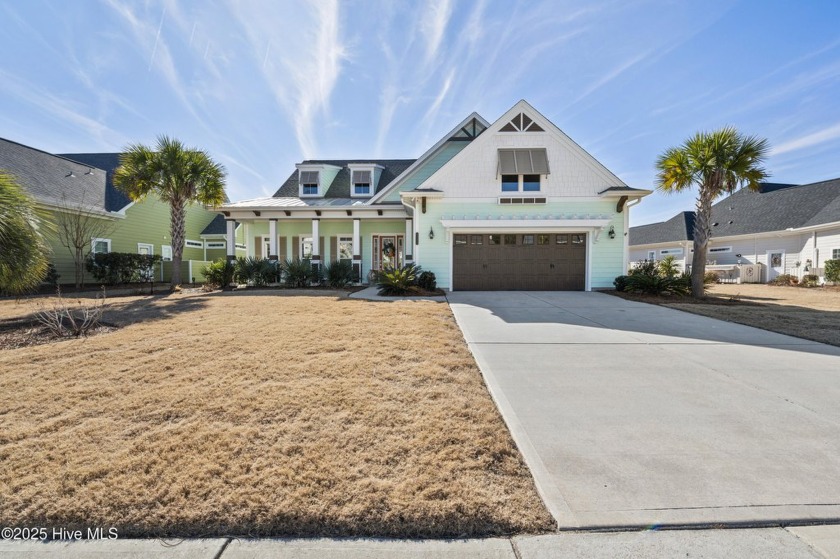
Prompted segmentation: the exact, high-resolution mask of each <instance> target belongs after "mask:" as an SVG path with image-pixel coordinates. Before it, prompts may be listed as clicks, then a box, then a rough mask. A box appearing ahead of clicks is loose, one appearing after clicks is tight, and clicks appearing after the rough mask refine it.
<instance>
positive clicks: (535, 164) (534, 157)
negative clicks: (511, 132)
mask: <svg viewBox="0 0 840 559" xmlns="http://www.w3.org/2000/svg"><path fill="white" fill-rule="evenodd" d="M549 172H550V171H549V168H548V153H547V152H546V149H545V148H535V149H500V150H499V174H500V175H547V174H549Z"/></svg>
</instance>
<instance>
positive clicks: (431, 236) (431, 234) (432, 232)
mask: <svg viewBox="0 0 840 559" xmlns="http://www.w3.org/2000/svg"><path fill="white" fill-rule="evenodd" d="M434 238H435V230H434V229H433V228H431V227H429V239H434Z"/></svg>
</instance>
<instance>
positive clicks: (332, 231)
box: [214, 101, 650, 291]
mask: <svg viewBox="0 0 840 559" xmlns="http://www.w3.org/2000/svg"><path fill="white" fill-rule="evenodd" d="M648 194H650V191H648V190H640V189H635V188H630V187H629V186H627V185H626V184H625V183H624V182H622V181H621V180H620V179H619V178H618V177H616V176H615V175H614V174H613V173H612V172H610V171H609V170H608V169H607V168H606V167H604V166H603V165H602V164H601V163H599V162H598V161H597V160H595V159H594V158H593V157H592V156H591V155H589V154H588V153H587V152H586V151H584V150H583V149H582V148H581V147H580V146H579V145H578V144H576V143H575V142H574V141H572V140H571V139H570V138H569V137H568V136H566V134H564V133H563V132H562V131H561V130H560V129H559V128H557V126H555V125H554V124H553V123H552V122H550V121H549V120H548V119H547V118H545V117H544V116H543V115H541V114H540V113H539V112H538V111H537V110H536V109H534V107H532V106H531V105H529V104H528V103H527V102H526V101H520V102H518V103H517V104H516V105H514V106H513V107H512V108H511V109H510V110H509V111H507V112H506V113H505V114H504V115H502V116H501V117H500V118H499V119H498V120H497V121H496V122H494V123H492V124H491V123H489V122H488V121H486V120H485V119H484V118H482V117H481V116H480V115H478V114H477V113H473V114H471V115H469V116H468V117H467V118H465V119H464V120H463V121H461V122H460V123H458V124H457V125H456V126H455V127H454V128H453V129H452V130H451V131H450V132H449V133H447V134H446V135H445V136H444V137H443V138H441V139H440V141H438V142H437V143H436V144H435V145H433V146H432V147H431V148H430V149H429V150H428V151H426V153H424V154H423V155H422V156H421V157H420V158H419V159H416V160H412V159H387V160H380V159H352V160H349V159H340V160H338V159H336V160H306V161H303V162H301V163H299V164H297V165H296V169H295V171H294V172H293V173H292V174H291V175H290V176H289V178H288V179H287V180H286V181H285V183H284V184H283V185H282V186H281V187H280V188H279V189H278V190H277V192H276V193H275V194H274V196H271V197H265V198H255V199H251V200H243V201H238V202H232V203H227V204H224V205H223V206H222V207H221V208H219V210H220V211H221V212H222V215H223V216H224V218H223V219H224V233H225V236H226V238H227V240H228V242H227V244H226V246H227V247H228V258H234V257H235V256H238V255H239V254H238V253H236V252H235V251H234V245H235V243H236V244H239V243H241V242H242V241H241V240H240V239H242V238H243V237H244V244H245V252H246V254H248V255H249V256H256V257H268V258H270V259H274V260H276V259H278V258H279V259H281V260H282V259H286V258H294V257H300V258H307V259H311V261H312V264H313V266H321V265H323V264H324V263H325V262H330V261H335V260H346V261H348V262H352V264H353V266H354V267H355V269H356V270H357V272H358V273H359V277H360V278H361V279H362V281H363V282H367V281H370V279H371V278H373V277H374V276H373V274H372V272H374V271H376V270H381V269H383V268H384V267H387V266H397V265H402V264H406V263H416V264H419V265H421V266H422V267H423V269H425V270H430V271H432V272H434V273H435V275H436V276H437V280H438V285H439V286H440V287H442V288H446V289H449V290H471V289H472V290H512V289H522V290H587V291H588V290H592V289H600V288H612V286H613V283H612V282H613V279H614V278H615V277H616V276H618V275H621V274H623V273H625V270H626V269H627V264H628V237H627V231H628V223H629V219H628V213H629V208H630V206H631V205H633V204H634V203H636V202H638V201H639V200H640V199H641V198H642V197H644V196H646V195H648ZM220 225H221V223H220ZM214 231H215V230H214ZM234 241H235V242H234Z"/></svg>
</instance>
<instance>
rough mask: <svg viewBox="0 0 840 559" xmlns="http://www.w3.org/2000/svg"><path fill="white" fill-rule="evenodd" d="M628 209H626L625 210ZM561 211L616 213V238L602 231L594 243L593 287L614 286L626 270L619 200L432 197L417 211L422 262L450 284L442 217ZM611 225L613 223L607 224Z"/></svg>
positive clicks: (440, 281) (448, 246) (448, 247)
mask: <svg viewBox="0 0 840 559" xmlns="http://www.w3.org/2000/svg"><path fill="white" fill-rule="evenodd" d="M625 211H626V210H625ZM552 214H554V215H557V214H567V215H568V214H601V215H609V216H612V219H611V221H610V225H612V226H613V227H614V228H615V233H616V235H615V238H614V239H610V238H609V236H608V235H607V232H606V231H604V232H602V233H601V234H600V236H599V238H598V241H597V242H595V243H593V244H592V245H591V252H590V254H589V259H590V261H591V263H590V266H591V276H590V277H591V287H592V289H599V288H612V287H613V280H614V279H615V277H616V276H619V275H621V274H623V273H625V272H624V271H623V269H622V268H623V262H624V214H619V213H616V211H615V202H611V201H606V200H605V201H593V202H553V203H549V204H547V205H541V206H500V205H498V204H495V203H492V202H490V203H488V202H470V203H455V202H446V201H445V200H429V201H428V204H427V209H426V213H425V214H423V213H420V212H417V216H416V218H417V219H418V220H419V221H418V230H419V231H420V244H419V245H418V246H417V249H416V253H417V255H418V263H419V264H421V265H422V266H423V269H424V270H429V271H432V272H434V273H435V276H436V277H437V280H438V285H439V286H440V287H442V288H449V286H450V285H451V284H450V281H451V278H450V276H449V273H450V265H449V262H450V257H451V254H452V245H451V243H450V241H449V239H448V238H447V235H446V232H445V231H444V229H443V226H442V225H441V222H440V220H441V219H442V218H443V217H444V216H446V217H448V218H451V217H452V216H455V217H458V218H463V217H466V218H468V219H485V218H487V217H488V216H489V217H490V218H495V217H498V216H502V215H507V216H513V217H523V216H530V217H532V218H536V216H538V215H543V216H548V215H552ZM430 227H431V228H433V229H434V232H435V238H434V239H429V228H430ZM607 229H609V225H607Z"/></svg>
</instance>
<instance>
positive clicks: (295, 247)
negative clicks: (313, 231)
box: [292, 236, 300, 260]
mask: <svg viewBox="0 0 840 559" xmlns="http://www.w3.org/2000/svg"><path fill="white" fill-rule="evenodd" d="M292 258H293V259H294V260H297V259H298V258H300V237H298V236H294V237H292Z"/></svg>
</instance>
